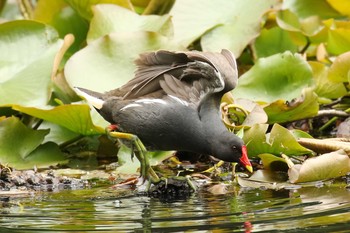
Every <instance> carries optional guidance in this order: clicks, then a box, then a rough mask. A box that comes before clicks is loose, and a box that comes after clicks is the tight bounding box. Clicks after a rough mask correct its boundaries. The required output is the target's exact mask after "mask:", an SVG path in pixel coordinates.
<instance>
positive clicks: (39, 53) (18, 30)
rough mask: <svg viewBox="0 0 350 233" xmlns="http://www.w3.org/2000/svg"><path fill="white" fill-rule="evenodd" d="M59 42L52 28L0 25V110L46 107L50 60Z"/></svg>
mask: <svg viewBox="0 0 350 233" xmlns="http://www.w3.org/2000/svg"><path fill="white" fill-rule="evenodd" d="M61 45H62V40H61V39H59V38H58V34H57V32H56V31H55V29H54V28H52V27H50V26H47V25H45V24H42V23H38V22H35V21H29V20H18V21H10V22H7V23H3V24H0V50H1V53H0V83H1V85H0V106H1V105H10V104H19V105H24V106H45V105H46V104H47V102H48V101H49V98H50V95H51V93H50V85H51V81H50V75H51V72H52V65H53V59H54V57H55V55H56V53H57V52H58V50H59V48H60V46H61Z"/></svg>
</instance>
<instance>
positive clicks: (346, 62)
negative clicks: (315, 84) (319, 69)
mask: <svg viewBox="0 0 350 233" xmlns="http://www.w3.org/2000/svg"><path fill="white" fill-rule="evenodd" d="M328 78H329V80H331V81H333V82H341V83H343V82H344V83H345V82H349V83H350V52H346V53H343V54H341V55H340V56H338V57H337V58H336V59H335V61H334V62H333V64H332V65H331V67H330V69H329V73H328Z"/></svg>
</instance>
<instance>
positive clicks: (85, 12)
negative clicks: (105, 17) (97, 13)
mask: <svg viewBox="0 0 350 233" xmlns="http://www.w3.org/2000/svg"><path fill="white" fill-rule="evenodd" d="M65 1H66V2H67V3H68V4H69V5H70V6H71V7H72V8H73V9H74V10H76V11H77V12H78V13H79V14H80V15H81V16H82V17H83V18H85V19H87V20H90V19H91V18H92V7H93V6H94V5H97V4H102V3H110V4H116V5H119V6H121V7H124V8H126V9H130V10H133V6H132V4H131V2H130V0H85V1H80V0H65Z"/></svg>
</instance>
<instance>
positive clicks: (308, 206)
mask: <svg viewBox="0 0 350 233" xmlns="http://www.w3.org/2000/svg"><path fill="white" fill-rule="evenodd" d="M3 205H4V206H3V207H2V208H1V215H0V232H38V231H40V232H57V231H58V232H310V231H312V232H350V191H349V190H347V189H346V188H345V187H344V186H342V187H329V186H323V187H318V188H317V187H308V188H301V189H297V190H280V191H274V190H260V189H242V188H238V187H236V188H234V190H233V192H232V193H230V194H226V195H213V194H211V193H209V192H207V191H200V192H198V193H195V194H193V195H192V196H190V197H189V198H188V199H186V200H177V201H170V202H169V201H168V202H164V201H162V200H160V199H157V198H149V197H146V196H135V195H132V193H131V192H130V191H124V192H120V191H116V190H113V189H111V188H109V187H102V188H101V187H100V188H93V189H90V190H76V191H68V190H66V191H61V192H59V193H43V194H40V195H38V194H36V195H33V196H32V197H24V198H23V197H22V198H19V197H18V198H10V201H9V202H7V203H5V204H4V203H3Z"/></svg>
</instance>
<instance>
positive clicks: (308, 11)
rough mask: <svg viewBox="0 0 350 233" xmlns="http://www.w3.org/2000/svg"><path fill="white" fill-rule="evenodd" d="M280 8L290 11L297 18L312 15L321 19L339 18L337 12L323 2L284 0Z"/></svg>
mask: <svg viewBox="0 0 350 233" xmlns="http://www.w3.org/2000/svg"><path fill="white" fill-rule="evenodd" d="M282 7H283V9H289V10H291V11H292V12H293V13H294V14H296V15H297V16H298V18H307V17H310V16H314V15H317V16H319V17H321V19H328V18H337V17H338V18H339V17H341V15H340V14H339V12H337V11H336V10H334V9H333V8H332V7H331V6H330V5H329V4H328V2H327V1H323V0H321V1H320V0H284V1H283V5H282Z"/></svg>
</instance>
